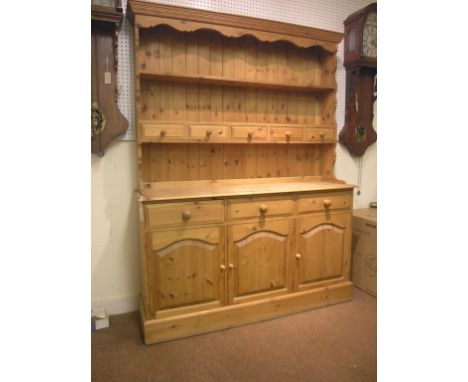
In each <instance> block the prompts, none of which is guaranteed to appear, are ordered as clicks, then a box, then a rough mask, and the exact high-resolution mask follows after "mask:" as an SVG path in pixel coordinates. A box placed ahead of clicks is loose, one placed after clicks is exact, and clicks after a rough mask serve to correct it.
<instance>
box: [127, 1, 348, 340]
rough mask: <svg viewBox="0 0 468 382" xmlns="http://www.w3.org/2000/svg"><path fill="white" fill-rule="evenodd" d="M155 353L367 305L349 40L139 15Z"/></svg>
mask: <svg viewBox="0 0 468 382" xmlns="http://www.w3.org/2000/svg"><path fill="white" fill-rule="evenodd" d="M129 11H130V12H129V13H128V14H129V17H130V19H133V22H134V26H135V29H134V41H135V44H134V45H135V68H136V71H135V72H136V73H135V77H136V81H135V83H136V85H135V97H136V117H137V156H138V166H139V173H138V177H139V196H138V203H139V206H140V209H139V211H140V223H139V228H140V240H141V242H142V245H141V250H140V258H141V269H142V272H143V274H144V277H143V284H142V288H143V293H142V308H141V314H142V322H143V328H144V336H145V342H146V343H153V342H160V341H165V340H168V339H173V338H179V337H183V336H188V335H193V334H198V333H204V332H207V331H212V330H217V329H221V328H226V327H230V326H235V325H240V324H244V323H247V322H253V321H258V320H262V319H266V318H271V317H276V316H279V315H283V314H287V313H292V312H296V311H301V310H304V309H309V308H313V307H318V306H325V305H328V304H331V303H336V302H340V301H346V300H349V299H351V297H352V296H351V283H350V282H349V253H350V252H349V251H350V235H349V227H350V223H351V221H350V217H351V210H352V188H353V186H352V185H347V184H345V183H344V182H341V181H338V180H336V179H335V177H334V174H333V165H334V161H335V155H336V151H335V145H336V121H335V108H336V80H335V71H336V66H337V60H336V48H337V44H338V42H339V41H340V40H341V37H342V36H341V34H339V33H334V32H328V31H321V30H318V29H314V28H306V27H300V26H294V25H291V24H285V23H277V22H272V21H266V20H260V19H253V18H248V17H241V16H233V15H224V14H215V13H213V12H208V11H201V10H194V9H187V8H181V7H174V6H168V5H161V4H154V3H146V2H142V1H138V0H130V1H129Z"/></svg>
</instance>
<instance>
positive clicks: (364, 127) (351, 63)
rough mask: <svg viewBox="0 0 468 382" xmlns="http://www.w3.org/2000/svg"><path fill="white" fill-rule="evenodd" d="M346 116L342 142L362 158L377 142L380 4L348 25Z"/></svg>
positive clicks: (374, 5)
mask: <svg viewBox="0 0 468 382" xmlns="http://www.w3.org/2000/svg"><path fill="white" fill-rule="evenodd" d="M344 26H345V42H344V43H345V48H344V49H345V52H344V66H345V69H346V115H345V125H344V127H343V129H342V130H341V132H340V135H339V140H340V142H341V143H342V144H344V145H345V146H346V147H347V148H348V150H349V151H350V153H351V154H352V155H355V156H361V155H363V154H364V152H365V151H366V149H367V148H368V147H369V146H370V145H371V144H373V143H374V142H375V141H376V140H377V133H376V132H375V130H374V129H373V127H372V120H373V117H374V112H373V104H374V100H375V94H376V92H375V80H376V75H377V3H373V4H370V5H368V6H367V7H365V8H363V9H361V10H359V11H357V12H355V13H353V14H352V15H350V16H349V17H348V18H347V19H346V20H345V21H344Z"/></svg>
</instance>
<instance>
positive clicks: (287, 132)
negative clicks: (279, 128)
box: [286, 131, 291, 139]
mask: <svg viewBox="0 0 468 382" xmlns="http://www.w3.org/2000/svg"><path fill="white" fill-rule="evenodd" d="M289 138H291V132H290V131H286V139H289Z"/></svg>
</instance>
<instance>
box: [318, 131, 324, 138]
mask: <svg viewBox="0 0 468 382" xmlns="http://www.w3.org/2000/svg"><path fill="white" fill-rule="evenodd" d="M319 136H320V138H322V139H323V138H325V133H324V132H323V131H321V132H320V133H319Z"/></svg>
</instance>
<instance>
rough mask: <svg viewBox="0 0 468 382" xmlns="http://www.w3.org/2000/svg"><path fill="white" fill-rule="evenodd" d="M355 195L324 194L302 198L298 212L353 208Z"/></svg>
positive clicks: (343, 193)
mask: <svg viewBox="0 0 468 382" xmlns="http://www.w3.org/2000/svg"><path fill="white" fill-rule="evenodd" d="M352 206H353V194H352V193H351V192H349V193H345V192H340V193H322V194H315V195H313V196H312V195H311V196H308V197H301V198H299V201H298V206H297V210H298V212H313V211H327V210H337V209H344V208H347V209H349V208H352Z"/></svg>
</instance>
